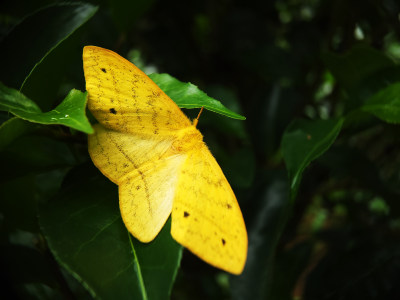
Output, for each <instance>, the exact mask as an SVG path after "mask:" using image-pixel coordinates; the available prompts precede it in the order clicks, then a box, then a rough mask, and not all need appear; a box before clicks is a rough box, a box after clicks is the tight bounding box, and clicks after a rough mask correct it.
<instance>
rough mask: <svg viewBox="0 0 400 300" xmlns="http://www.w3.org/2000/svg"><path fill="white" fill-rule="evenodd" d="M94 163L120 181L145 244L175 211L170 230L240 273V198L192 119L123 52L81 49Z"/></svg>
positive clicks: (132, 226)
mask: <svg viewBox="0 0 400 300" xmlns="http://www.w3.org/2000/svg"><path fill="white" fill-rule="evenodd" d="M83 67H84V72H85V79H86V90H87V91H88V107H89V110H90V111H91V112H92V114H93V115H94V116H95V118H96V119H97V120H98V121H99V124H96V125H94V129H95V133H94V134H92V135H90V136H89V153H90V156H91V158H92V160H93V163H94V164H95V165H96V166H97V168H99V170H100V171H101V172H102V173H103V174H104V175H105V176H107V177H108V178H109V179H110V180H111V181H113V182H114V183H116V184H117V185H118V186H119V205H120V210H121V215H122V219H123V221H124V223H125V226H126V227H127V229H128V230H129V232H130V233H131V234H132V235H133V236H134V237H136V238H137V239H138V240H139V241H141V242H150V241H152V240H153V239H154V238H155V237H156V236H157V234H158V233H159V232H160V230H161V228H162V227H163V226H164V224H165V222H166V220H167V219H168V217H169V216H170V215H171V235H172V237H173V238H174V239H175V240H176V241H177V242H178V243H180V244H181V245H183V246H184V247H186V248H187V249H189V250H190V251H191V252H193V253H194V254H196V255H197V256H198V257H200V258H201V259H203V260H204V261H206V262H207V263H209V264H211V265H213V266H215V267H217V268H220V269H223V270H225V271H227V272H230V273H233V274H240V273H241V272H242V271H243V268H244V265H245V262H246V257H247V232H246V227H245V224H244V221H243V217H242V213H241V211H240V208H239V205H238V203H237V200H236V197H235V195H234V193H233V191H232V189H231V187H230V185H229V183H228V181H227V180H226V178H225V176H224V174H223V173H222V171H221V168H220V167H219V165H218V163H217V162H216V160H215V159H214V157H213V156H212V154H211V152H210V151H209V149H208V148H207V146H206V144H205V143H204V142H203V136H202V135H201V133H200V131H198V130H197V129H196V124H197V119H196V120H194V122H193V123H192V122H191V121H190V120H189V119H188V118H187V117H186V116H185V115H184V114H183V112H182V111H181V110H180V109H179V107H178V106H177V105H176V104H175V102H173V101H172V100H171V99H170V98H169V97H168V96H167V95H166V94H165V93H164V92H163V91H162V90H161V89H160V88H159V87H158V86H157V85H156V84H155V83H154V82H153V81H152V80H151V79H150V78H149V77H147V76H146V75H145V74H144V73H143V72H142V71H141V70H139V69H138V68H137V67H136V66H135V65H133V64H132V63H130V62H129V61H128V60H126V59H124V58H122V57H121V56H119V55H118V54H116V53H114V52H112V51H110V50H107V49H103V48H99V47H94V46H86V47H85V48H84V49H83Z"/></svg>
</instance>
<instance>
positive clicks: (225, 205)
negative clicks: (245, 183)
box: [171, 144, 247, 274]
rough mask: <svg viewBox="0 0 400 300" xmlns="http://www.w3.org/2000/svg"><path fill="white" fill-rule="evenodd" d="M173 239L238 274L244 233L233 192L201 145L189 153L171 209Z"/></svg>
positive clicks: (243, 257)
mask: <svg viewBox="0 0 400 300" xmlns="http://www.w3.org/2000/svg"><path fill="white" fill-rule="evenodd" d="M171 234H172V236H173V238H174V239H175V240H176V241H177V242H178V243H180V244H182V245H183V246H185V247H186V248H188V249H189V250H190V251H191V252H193V253H194V254H196V255H197V256H199V257H200V258H201V259H203V260H204V261H206V262H208V263H209V264H211V265H213V266H215V267H218V268H221V269H223V270H225V271H228V272H230V273H233V274H240V273H241V272H242V270H243V268H244V265H245V262H246V257H247V232H246V227H245V223H244V220H243V216H242V213H241V211H240V208H239V204H238V202H237V200H236V197H235V194H234V193H233V191H232V188H231V187H230V185H229V183H228V181H227V180H226V178H225V176H224V174H223V172H222V170H221V168H220V167H219V165H218V163H217V162H216V160H215V159H214V157H213V156H212V154H211V152H210V151H209V150H208V148H207V146H206V145H205V144H203V146H202V147H201V148H200V149H196V150H195V151H192V152H190V153H189V154H188V157H187V159H186V160H185V162H184V164H183V166H182V169H181V171H180V177H179V182H178V187H177V190H176V196H175V199H174V203H173V209H172V224H171Z"/></svg>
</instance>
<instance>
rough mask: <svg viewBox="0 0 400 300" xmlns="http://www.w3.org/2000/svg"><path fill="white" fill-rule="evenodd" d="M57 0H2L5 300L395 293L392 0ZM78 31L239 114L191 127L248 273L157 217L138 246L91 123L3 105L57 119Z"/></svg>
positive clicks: (76, 62) (396, 108)
mask: <svg viewBox="0 0 400 300" xmlns="http://www.w3.org/2000/svg"><path fill="white" fill-rule="evenodd" d="M57 3H58V2H55V1H3V2H1V4H0V36H1V37H2V39H1V43H0V81H1V82H2V83H3V84H4V85H5V86H1V89H0V110H1V111H2V112H1V113H0V121H1V122H2V125H1V127H0V151H1V153H0V165H1V172H0V234H1V235H0V246H1V248H0V251H1V252H0V255H1V257H0V258H1V260H0V270H1V278H0V281H1V284H2V289H1V290H0V293H2V294H0V297H3V296H5V294H6V293H12V295H13V296H14V297H16V298H22V299H60V297H65V298H67V299H91V298H92V297H97V298H100V299H141V298H143V295H144V293H145V294H146V295H145V296H144V297H146V296H147V297H148V298H149V299H166V298H168V297H171V298H172V299H282V300H285V299H318V300H319V299H329V300H330V299H332V300H333V299H335V300H336V299H400V286H399V284H398V280H399V278H400V205H399V199H400V189H399V186H400V185H399V182H400V155H399V153H400V152H399V150H400V131H399V129H400V128H399V125H398V124H399V123H400V100H399V95H400V68H399V62H400V23H399V18H398V16H399V13H400V4H399V3H398V1H395V0H382V1H373V0H366V1H346V0H339V1H337V0H319V1H318V0H309V1H300V0H281V1H251V0H249V1H239V0H237V1H233V0H219V1H215V0H205V1H183V0H182V1H178V0H175V1H161V0H158V1H156V0H154V1H146V0H135V1H122V0H119V1H111V0H110V1H106V0H104V1H90V2H85V3H83V2H72V4H71V2H70V4H67V5H65V4H63V5H60V4H57ZM85 45H95V46H100V47H104V48H107V49H110V50H113V51H115V52H117V53H119V54H120V55H122V56H124V57H127V58H128V59H131V60H132V61H133V62H134V63H135V64H136V65H137V66H138V67H140V68H142V69H143V70H144V71H145V72H149V73H151V72H157V73H168V74H170V75H171V76H173V77H175V78H177V79H178V80H180V81H182V82H191V83H193V84H195V85H197V86H198V87H199V88H200V89H201V90H202V91H204V92H205V93H207V94H208V95H209V96H211V97H213V98H215V99H218V100H220V101H221V102H222V103H223V104H224V105H225V106H226V107H228V108H230V109H231V110H233V111H234V112H236V113H239V114H241V115H244V116H245V117H246V120H245V121H242V120H234V119H230V118H228V117H226V116H222V115H219V114H216V113H213V112H210V111H205V112H204V113H203V115H202V116H201V118H200V122H199V125H198V127H199V129H200V130H201V131H202V133H203V135H204V139H205V141H206V143H207V144H208V145H209V147H210V149H211V151H212V153H213V154H214V156H215V157H216V159H217V160H218V162H219V163H220V165H221V167H222V169H223V170H224V173H225V174H226V176H227V178H228V180H229V182H230V183H231V185H232V188H233V189H234V191H235V193H236V195H237V198H238V201H239V204H240V206H241V208H242V211H243V215H244V218H245V222H246V225H247V229H248V234H249V252H248V260H247V264H246V268H245V270H244V272H243V274H242V275H240V276H231V275H228V274H226V273H224V272H222V271H220V270H218V269H215V268H213V267H211V266H209V265H207V264H206V263H204V262H202V261H201V260H199V259H197V258H196V257H195V256H194V255H192V254H191V253H190V252H188V251H186V250H183V253H182V252H181V251H182V249H181V247H180V246H179V245H177V244H176V243H175V242H174V241H173V240H172V239H171V237H170V235H169V227H168V226H170V225H169V223H167V225H166V227H165V228H164V229H163V231H162V232H161V234H160V235H159V236H158V237H157V239H156V240H155V241H154V242H153V243H151V244H148V245H142V244H140V243H139V242H137V241H136V240H135V239H134V238H133V237H131V236H129V235H128V233H127V231H126V230H125V228H124V226H123V223H122V221H121V219H120V216H119V212H118V194H117V188H116V186H115V185H113V184H112V183H110V182H109V181H108V180H107V179H106V178H105V177H103V176H102V175H101V173H100V172H99V171H98V170H97V169H96V168H95V167H94V166H93V165H92V163H91V161H90V158H89V156H88V153H87V146H86V139H87V135H86V133H84V132H89V131H90V128H87V127H86V129H85V128H83V127H80V125H79V124H78V125H76V124H75V123H68V122H58V121H57V122H56V123H55V124H63V125H65V126H62V125H44V124H50V123H51V122H47V121H45V122H43V118H45V119H46V116H45V117H43V116H42V115H40V116H39V121H37V120H33V119H30V118H31V117H30V116H29V114H28V116H27V115H26V111H25V110H24V109H26V107H28V106H29V105H25V106H24V107H25V108H23V109H22V110H24V112H23V113H21V106H18V107H15V104H19V105H21V101H22V102H23V101H25V100H24V99H25V97H23V96H21V94H19V93H18V92H17V91H18V90H19V91H20V92H22V93H23V94H24V95H25V96H26V98H28V99H31V100H32V101H34V102H35V103H36V105H33V106H32V105H30V106H29V107H30V109H31V111H30V113H32V112H34V113H38V114H40V113H41V112H49V111H52V110H53V111H52V112H51V113H50V114H52V115H53V116H54V109H55V108H56V107H59V106H58V105H59V104H60V103H62V104H61V107H63V106H64V107H65V106H66V105H67V104H68V102H62V101H63V99H65V98H66V97H67V95H68V93H69V92H70V90H72V89H77V90H81V91H82V92H83V91H85V88H84V77H83V70H82V58H81V56H82V48H83V46H85ZM172 87H173V86H172ZM10 88H11V89H13V90H10ZM179 91H180V90H179V89H178V92H177V94H179ZM84 96H85V95H84V94H80V96H77V97H78V98H79V99H80V100H79V99H78V98H76V101H78V102H77V103H78V104H79V105H78V104H77V105H76V106H68V109H70V111H71V118H72V119H73V120H82V119H84V116H83V109H82V107H83V105H84V101H85V97H84ZM199 97H200V96H199ZM74 99H75V98H74ZM176 100H177V102H178V100H179V99H176ZM199 101H200V100H199ZM193 102H194V103H195V102H196V99H193ZM24 103H25V102H24ZM13 105H14V106H13ZM28 112H29V111H28ZM185 112H186V113H187V114H188V115H189V116H191V117H193V116H196V115H197V113H198V110H197V109H195V110H185ZM75 114H76V115H75ZM14 115H15V116H17V118H15V119H13V116H14ZM47 116H49V115H47ZM21 118H23V119H24V120H27V121H24V120H22V119H21ZM89 119H90V120H91V121H93V119H92V118H91V116H90V115H89ZM40 120H42V121H40ZM32 122H36V123H32ZM38 123H40V124H38ZM43 123H44V124H43ZM53 124H54V123H53ZM73 124H75V125H73ZM66 126H68V127H66ZM74 126H75V127H74ZM82 131H83V132H82ZM181 255H182V260H181V261H180V258H181ZM175 275H176V278H175ZM171 287H172V291H171Z"/></svg>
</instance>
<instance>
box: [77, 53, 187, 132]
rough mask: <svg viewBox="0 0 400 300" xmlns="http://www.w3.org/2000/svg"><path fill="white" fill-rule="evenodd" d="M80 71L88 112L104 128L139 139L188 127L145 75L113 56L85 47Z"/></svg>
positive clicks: (165, 97)
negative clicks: (82, 77) (85, 91)
mask: <svg viewBox="0 0 400 300" xmlns="http://www.w3.org/2000/svg"><path fill="white" fill-rule="evenodd" d="M83 69H84V72H85V80H86V90H87V91H88V93H89V98H88V107H89V110H90V111H91V112H92V114H93V115H94V116H95V117H96V119H97V120H98V121H99V122H100V123H102V124H103V125H104V126H105V127H107V128H112V129H114V130H117V131H121V132H130V133H140V134H142V135H145V134H149V135H157V134H166V135H170V134H173V132H174V131H175V130H177V129H181V128H184V127H188V126H190V125H191V122H190V121H189V119H188V118H187V117H186V116H185V115H184V114H183V113H182V111H181V110H180V109H179V107H178V106H177V105H176V104H175V102H173V101H172V100H171V99H170V98H169V97H168V96H167V95H166V94H165V93H164V92H163V91H162V90H161V89H160V88H159V87H158V86H157V85H156V84H155V83H154V82H153V81H152V80H151V79H150V78H149V77H147V75H146V74H144V73H143V72H142V71H141V70H139V69H138V68H137V67H136V66H135V65H133V64H132V63H131V62H129V61H128V60H126V59H125V58H123V57H121V56H119V55H118V54H116V53H115V52H112V51H110V50H107V49H103V48H99V47H94V46H86V47H85V48H84V49H83Z"/></svg>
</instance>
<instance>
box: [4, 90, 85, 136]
mask: <svg viewBox="0 0 400 300" xmlns="http://www.w3.org/2000/svg"><path fill="white" fill-rule="evenodd" d="M86 95H87V94H86V93H82V92H80V91H78V90H71V91H70V93H69V94H68V96H67V97H66V98H65V99H64V101H63V102H61V104H60V105H58V106H57V107H56V108H55V109H53V110H52V111H49V112H46V113H42V112H41V111H40V109H39V108H38V107H37V106H36V104H35V103H34V102H33V101H32V100H30V99H28V98H26V97H25V96H24V95H23V94H21V93H20V92H18V91H17V90H14V89H10V88H7V87H5V86H4V85H1V84H0V110H3V111H8V112H10V113H12V114H14V115H15V116H17V117H19V118H21V119H24V120H26V121H29V122H33V123H39V124H46V125H49V124H58V125H65V126H68V127H71V128H74V129H76V130H80V131H83V132H85V133H92V132H93V129H92V127H91V125H90V123H89V121H88V120H87V118H86V115H85V107H86V101H87V97H86Z"/></svg>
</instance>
